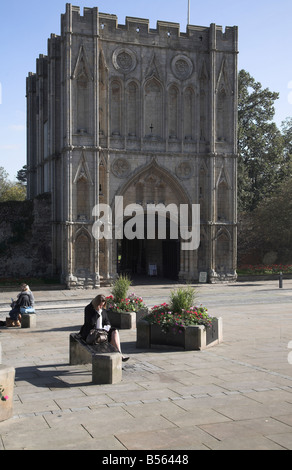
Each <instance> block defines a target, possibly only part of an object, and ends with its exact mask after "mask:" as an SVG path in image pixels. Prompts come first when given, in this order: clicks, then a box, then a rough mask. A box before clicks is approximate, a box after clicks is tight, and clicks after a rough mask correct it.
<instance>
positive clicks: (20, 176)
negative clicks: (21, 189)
mask: <svg viewBox="0 0 292 470" xmlns="http://www.w3.org/2000/svg"><path fill="white" fill-rule="evenodd" d="M16 179H17V180H18V181H19V182H20V183H21V184H23V185H26V184H27V165H24V166H23V167H22V168H21V170H18V172H17V176H16Z"/></svg>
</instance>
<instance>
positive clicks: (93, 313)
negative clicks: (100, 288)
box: [80, 295, 129, 362]
mask: <svg viewBox="0 0 292 470" xmlns="http://www.w3.org/2000/svg"><path fill="white" fill-rule="evenodd" d="M105 306H106V299H105V296H104V295H98V296H97V297H95V298H94V299H93V300H92V301H91V302H90V304H88V305H87V306H86V307H85V310H84V325H83V326H82V327H81V330H80V335H81V337H82V339H83V340H84V341H86V338H87V336H88V334H89V332H90V330H92V329H94V328H96V329H98V330H100V329H102V330H106V331H107V332H108V341H109V343H110V344H111V345H112V346H114V348H115V349H116V350H117V351H118V352H119V353H121V354H122V352H121V343H120V335H119V332H118V330H116V329H115V328H112V327H111V324H110V321H109V318H108V315H107V311H106V309H105ZM128 359H129V357H125V356H122V360H123V361H124V362H125V361H127V360H128Z"/></svg>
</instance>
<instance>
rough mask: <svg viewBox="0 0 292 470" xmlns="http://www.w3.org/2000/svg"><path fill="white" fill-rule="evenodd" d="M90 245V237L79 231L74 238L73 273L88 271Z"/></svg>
mask: <svg viewBox="0 0 292 470" xmlns="http://www.w3.org/2000/svg"><path fill="white" fill-rule="evenodd" d="M90 246H91V241H90V237H89V236H88V235H87V234H86V233H85V232H84V231H81V233H80V234H79V235H78V236H77V238H76V240H75V247H74V248H75V249H74V254H75V263H74V265H75V273H80V272H81V271H83V272H85V273H86V272H90V264H91V263H90Z"/></svg>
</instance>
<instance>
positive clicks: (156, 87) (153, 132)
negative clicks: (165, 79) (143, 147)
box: [144, 77, 163, 137]
mask: <svg viewBox="0 0 292 470" xmlns="http://www.w3.org/2000/svg"><path fill="white" fill-rule="evenodd" d="M144 98H145V99H144V106H145V108H144V135H145V136H146V137H162V122H163V93H162V86H161V83H160V82H159V81H158V80H157V79H156V78H155V77H152V78H150V79H149V80H148V81H147V82H146V84H145V88H144Z"/></svg>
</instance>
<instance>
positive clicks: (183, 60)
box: [171, 54, 193, 80]
mask: <svg viewBox="0 0 292 470" xmlns="http://www.w3.org/2000/svg"><path fill="white" fill-rule="evenodd" d="M171 68H172V71H173V73H174V75H175V76H176V78H178V79H179V80H186V79H187V78H189V77H190V76H191V74H192V73H193V63H192V61H191V60H190V59H189V58H188V57H187V56H185V55H181V54H180V55H177V56H176V57H174V59H173V60H172V63H171Z"/></svg>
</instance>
